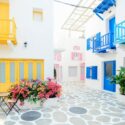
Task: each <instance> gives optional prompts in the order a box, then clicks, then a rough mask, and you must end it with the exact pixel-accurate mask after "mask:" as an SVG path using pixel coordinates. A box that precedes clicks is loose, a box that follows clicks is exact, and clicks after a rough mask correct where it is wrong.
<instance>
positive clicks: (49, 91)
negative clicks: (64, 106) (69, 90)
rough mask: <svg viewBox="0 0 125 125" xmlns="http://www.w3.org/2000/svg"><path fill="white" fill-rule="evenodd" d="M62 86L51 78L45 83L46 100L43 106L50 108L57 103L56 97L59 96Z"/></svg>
mask: <svg viewBox="0 0 125 125" xmlns="http://www.w3.org/2000/svg"><path fill="white" fill-rule="evenodd" d="M61 91H62V87H61V85H60V84H58V83H56V82H55V81H53V80H49V81H48V82H47V84H46V94H45V98H46V101H45V102H44V104H43V106H44V107H46V108H50V107H52V106H56V105H57V101H58V98H59V97H60V96H61Z"/></svg>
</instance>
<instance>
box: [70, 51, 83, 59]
mask: <svg viewBox="0 0 125 125" xmlns="http://www.w3.org/2000/svg"><path fill="white" fill-rule="evenodd" d="M82 57H83V55H82V53H78V52H72V53H71V59H72V60H77V61H81V60H82Z"/></svg>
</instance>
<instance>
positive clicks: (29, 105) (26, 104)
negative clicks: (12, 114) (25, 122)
mask: <svg viewBox="0 0 125 125" xmlns="http://www.w3.org/2000/svg"><path fill="white" fill-rule="evenodd" d="M39 107H41V108H42V106H41V102H40V101H37V102H36V103H34V102H29V101H28V100H25V102H24V105H23V106H22V107H21V109H36V108H39Z"/></svg>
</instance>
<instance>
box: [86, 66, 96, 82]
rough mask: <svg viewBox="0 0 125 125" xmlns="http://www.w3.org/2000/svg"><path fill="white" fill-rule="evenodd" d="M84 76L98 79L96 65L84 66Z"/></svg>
mask: <svg viewBox="0 0 125 125" xmlns="http://www.w3.org/2000/svg"><path fill="white" fill-rule="evenodd" d="M86 78H87V79H95V80H97V79H98V67H97V66H91V67H86Z"/></svg>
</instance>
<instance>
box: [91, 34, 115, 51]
mask: <svg viewBox="0 0 125 125" xmlns="http://www.w3.org/2000/svg"><path fill="white" fill-rule="evenodd" d="M113 43H114V33H107V34H105V35H103V36H100V37H97V36H95V37H93V41H92V44H93V46H92V50H93V53H106V52H107V49H115V45H114V44H113Z"/></svg>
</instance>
